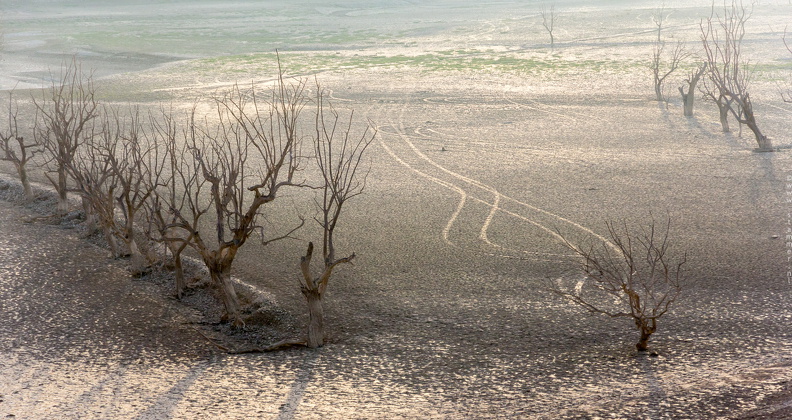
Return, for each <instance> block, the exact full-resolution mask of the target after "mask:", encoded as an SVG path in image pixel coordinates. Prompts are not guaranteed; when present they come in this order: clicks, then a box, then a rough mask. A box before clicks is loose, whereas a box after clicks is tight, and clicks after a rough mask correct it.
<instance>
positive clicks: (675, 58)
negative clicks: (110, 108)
mask: <svg viewBox="0 0 792 420" xmlns="http://www.w3.org/2000/svg"><path fill="white" fill-rule="evenodd" d="M666 17H667V16H664V8H661V9H660V10H659V11H658V12H657V13H656V14H653V15H652V21H653V22H654V24H655V26H657V37H656V38H655V41H654V44H653V46H652V63H651V66H650V68H651V70H652V76H653V77H654V90H655V99H656V100H657V101H658V102H663V101H665V100H666V98H665V95H663V87H664V85H665V80H666V79H667V78H668V76H670V75H671V74H672V73H673V72H675V71H676V70H677V69H678V68H679V65H680V63H681V62H682V60H684V59H685V58H687V57H688V56H689V55H690V54H688V53H687V52H686V51H685V45H684V44H683V43H682V41H677V43H676V44H675V45H674V49H673V50H672V51H671V57H670V58H669V60H668V63H664V61H665V60H664V56H665V50H666V42H665V40H663V38H662V31H663V23H664V22H665V19H666Z"/></svg>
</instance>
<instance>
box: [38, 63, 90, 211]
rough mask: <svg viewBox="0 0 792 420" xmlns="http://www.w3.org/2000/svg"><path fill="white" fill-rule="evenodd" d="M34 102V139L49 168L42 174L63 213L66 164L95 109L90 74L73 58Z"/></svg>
mask: <svg viewBox="0 0 792 420" xmlns="http://www.w3.org/2000/svg"><path fill="white" fill-rule="evenodd" d="M34 103H35V105H36V112H37V117H36V126H35V128H34V141H35V142H36V143H38V144H41V145H42V147H43V148H44V151H45V154H46V155H47V158H48V159H47V163H48V166H49V167H50V170H49V171H48V172H47V173H45V175H46V176H47V179H49V181H50V182H51V183H52V185H53V187H55V191H56V192H57V194H58V212H59V213H61V214H63V213H65V212H66V211H68V209H69V203H68V201H67V194H68V190H69V185H68V175H67V167H68V165H70V164H71V162H72V160H74V156H75V153H77V149H78V148H79V147H80V145H81V144H83V143H85V142H86V140H87V137H86V136H87V135H88V132H87V131H86V129H87V128H88V127H89V125H90V123H91V121H92V120H93V119H94V118H96V117H97V115H98V112H99V109H98V103H97V101H96V98H95V97H94V86H93V79H92V77H91V75H90V74H88V75H86V74H83V73H82V68H81V66H80V64H79V63H77V61H76V60H73V61H72V62H71V63H70V64H69V65H67V66H64V67H63V68H62V69H61V77H60V80H59V81H58V83H56V82H55V81H53V82H52V85H51V86H50V88H49V89H47V90H45V92H44V94H43V95H42V98H41V100H35V98H34ZM51 174H52V175H51ZM77 187H78V188H79V186H77Z"/></svg>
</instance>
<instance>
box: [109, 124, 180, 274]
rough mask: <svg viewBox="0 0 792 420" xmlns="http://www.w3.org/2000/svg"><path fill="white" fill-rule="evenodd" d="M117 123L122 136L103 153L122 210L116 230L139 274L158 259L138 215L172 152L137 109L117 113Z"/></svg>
mask: <svg viewBox="0 0 792 420" xmlns="http://www.w3.org/2000/svg"><path fill="white" fill-rule="evenodd" d="M114 118H115V124H116V126H120V127H121V129H119V130H118V132H119V134H120V135H119V136H118V138H117V140H116V143H115V144H114V145H112V146H111V147H113V149H114V150H107V152H108V153H107V154H105V155H104V156H103V158H104V159H105V160H107V162H108V166H109V170H110V172H111V173H112V174H113V180H114V187H115V188H114V190H115V191H114V198H115V204H116V207H117V208H118V209H119V210H120V214H119V217H117V218H114V220H113V224H112V227H113V231H114V234H115V235H116V237H118V239H119V240H120V241H122V242H123V244H124V246H125V248H126V250H128V251H129V254H130V257H131V271H132V273H133V274H135V275H139V274H142V273H144V272H145V271H146V270H147V269H148V268H149V267H150V265H151V263H152V262H154V260H155V259H156V256H154V255H152V253H150V252H146V251H148V250H149V247H148V246H145V245H146V244H145V237H144V236H143V235H141V234H140V233H139V229H137V228H136V222H137V221H138V214H139V212H140V211H141V210H143V209H144V206H145V205H146V204H147V202H148V200H149V197H151V196H152V194H153V193H154V191H155V190H156V189H157V188H158V187H159V186H160V185H161V183H162V177H163V170H164V167H165V164H166V159H167V157H168V154H167V152H166V150H165V149H164V148H163V147H162V146H160V145H159V142H157V141H156V139H154V138H151V137H150V136H149V135H148V133H147V132H146V130H145V129H144V125H143V123H142V121H141V120H140V118H141V117H140V112H139V110H138V109H137V108H134V109H132V110H130V113H129V115H128V116H126V117H124V116H120V115H119V114H118V113H114Z"/></svg>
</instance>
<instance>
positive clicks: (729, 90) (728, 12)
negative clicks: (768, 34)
mask: <svg viewBox="0 0 792 420" xmlns="http://www.w3.org/2000/svg"><path fill="white" fill-rule="evenodd" d="M751 12H752V10H748V9H746V8H745V6H744V5H743V3H742V0H740V1H739V2H738V1H737V0H731V2H730V3H726V2H724V5H723V14H722V15H718V14H717V13H716V12H715V5H714V3H713V5H712V13H711V14H710V16H709V17H708V18H707V19H706V21H702V22H701V24H700V28H701V41H702V44H703V45H704V52H705V53H706V57H707V75H708V79H709V81H710V82H711V85H707V86H708V87H709V90H710V92H709V93H708V96H709V97H710V98H718V99H717V103H718V104H719V107H721V104H722V105H723V106H725V110H726V111H727V112H728V113H730V114H731V115H732V116H733V117H734V118H735V119H736V120H737V122H739V123H740V124H743V125H745V126H747V127H748V128H749V129H750V130H751V131H752V132H753V134H754V136H755V137H756V142H757V143H758V145H759V149H761V150H772V147H773V144H772V142H771V141H770V139H769V138H768V137H767V136H765V135H764V134H762V132H761V130H760V129H759V126H758V125H757V122H756V115H755V114H754V109H753V103H752V102H751V96H750V94H749V92H748V89H749V84H750V76H751V72H750V71H749V70H747V69H746V67H747V64H748V63H747V61H745V60H744V59H743V58H742V40H743V37H744V36H745V22H747V21H748V19H749V18H750V17H751ZM721 112H722V114H723V110H722V111H721ZM721 122H723V116H722V117H721ZM724 131H725V128H724Z"/></svg>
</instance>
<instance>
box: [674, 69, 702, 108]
mask: <svg viewBox="0 0 792 420" xmlns="http://www.w3.org/2000/svg"><path fill="white" fill-rule="evenodd" d="M706 69H707V66H706V65H704V66H701V67H699V69H698V70H697V71H696V73H693V74H692V75H691V76H690V80H689V81H688V90H687V93H685V91H684V90H683V89H682V88H681V87H680V88H679V93H681V94H682V103H683V104H684V110H683V112H684V115H685V116H686V117H692V116H693V102H694V101H695V99H696V85H697V84H698V81H699V79H701V75H702V74H704V71H705V70H706Z"/></svg>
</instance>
